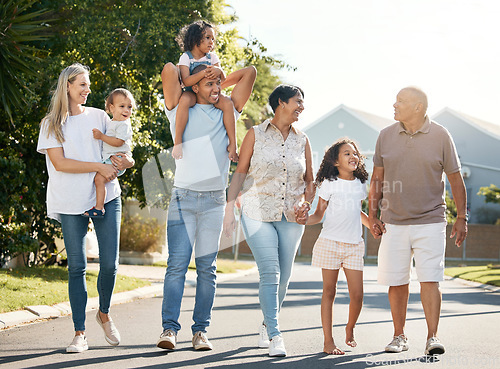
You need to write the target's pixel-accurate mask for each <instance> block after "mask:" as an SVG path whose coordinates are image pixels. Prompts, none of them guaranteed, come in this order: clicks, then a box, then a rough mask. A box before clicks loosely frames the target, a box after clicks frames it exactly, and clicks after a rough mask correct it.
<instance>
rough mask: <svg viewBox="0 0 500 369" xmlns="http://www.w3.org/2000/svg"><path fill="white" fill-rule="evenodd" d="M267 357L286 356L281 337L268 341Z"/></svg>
mask: <svg viewBox="0 0 500 369" xmlns="http://www.w3.org/2000/svg"><path fill="white" fill-rule="evenodd" d="M269 356H286V349H285V342H283V337H281V335H278V336H274V337H273V338H272V339H271V341H269Z"/></svg>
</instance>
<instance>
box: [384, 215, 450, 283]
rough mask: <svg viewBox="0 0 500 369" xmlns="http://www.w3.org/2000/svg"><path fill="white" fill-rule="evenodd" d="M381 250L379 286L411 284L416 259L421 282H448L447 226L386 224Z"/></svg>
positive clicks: (434, 224)
mask: <svg viewBox="0 0 500 369" xmlns="http://www.w3.org/2000/svg"><path fill="white" fill-rule="evenodd" d="M385 228H386V233H384V235H383V236H382V241H381V242H380V248H379V250H378V268H377V269H378V282H379V283H380V284H384V285H387V286H402V285H404V284H408V283H410V270H411V264H412V257H414V258H415V269H416V271H417V277H418V281H419V282H439V281H442V280H443V279H444V252H445V248H446V223H432V224H418V225H395V224H386V225H385Z"/></svg>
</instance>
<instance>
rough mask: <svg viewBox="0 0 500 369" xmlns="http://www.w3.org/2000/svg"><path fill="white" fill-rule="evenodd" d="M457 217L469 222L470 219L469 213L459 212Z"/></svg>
mask: <svg viewBox="0 0 500 369" xmlns="http://www.w3.org/2000/svg"><path fill="white" fill-rule="evenodd" d="M457 219H463V220H465V221H466V222H468V221H469V214H458V215H457Z"/></svg>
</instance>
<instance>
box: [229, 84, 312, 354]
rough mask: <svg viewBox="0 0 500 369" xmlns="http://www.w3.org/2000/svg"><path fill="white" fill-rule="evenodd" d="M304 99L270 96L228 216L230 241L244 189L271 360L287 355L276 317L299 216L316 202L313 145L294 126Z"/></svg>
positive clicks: (296, 94)
mask: <svg viewBox="0 0 500 369" xmlns="http://www.w3.org/2000/svg"><path fill="white" fill-rule="evenodd" d="M303 96H304V94H303V92H302V90H301V89H300V88H298V87H296V86H290V85H279V86H278V87H276V88H275V89H274V91H273V92H272V93H271V95H270V96H269V105H271V108H272V110H273V112H274V117H273V118H272V119H268V120H266V121H265V122H264V123H262V124H260V125H258V126H254V127H253V129H250V130H249V131H248V133H247V135H246V136H245V139H244V140H243V143H242V145H241V152H240V160H239V162H238V167H237V168H236V172H235V173H234V176H233V179H232V181H231V186H230V187H229V192H228V202H227V205H226V211H225V216H224V232H225V234H226V235H227V236H229V234H230V232H231V231H232V230H234V221H235V220H234V203H235V199H236V197H237V196H238V193H239V192H240V190H241V188H242V185H243V195H242V226H243V232H244V234H245V238H246V240H247V243H248V245H249V246H250V249H251V250H252V254H253V256H254V258H255V261H256V262H257V266H258V268H259V275H260V282H259V300H260V305H261V309H262V313H263V315H264V322H263V324H262V326H261V329H260V334H259V347H269V356H286V350H285V345H284V342H283V337H282V335H281V332H280V330H279V327H278V314H279V311H280V308H281V305H282V303H283V300H284V298H285V295H286V291H287V288H288V281H289V280H290V276H291V273H292V267H293V262H294V259H295V254H296V252H297V248H298V246H299V242H300V239H301V237H302V234H303V232H304V226H303V225H300V224H298V223H296V221H295V212H296V211H297V212H298V213H304V212H307V211H308V210H309V208H310V204H311V201H312V200H313V197H314V185H313V172H312V158H311V148H310V145H309V140H308V139H307V136H306V135H305V134H304V133H302V132H301V131H299V130H298V129H296V128H295V127H293V123H294V122H296V121H297V120H298V119H299V115H300V113H301V112H302V111H303V110H304V106H303Z"/></svg>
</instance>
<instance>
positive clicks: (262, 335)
mask: <svg viewBox="0 0 500 369" xmlns="http://www.w3.org/2000/svg"><path fill="white" fill-rule="evenodd" d="M258 346H259V347H260V348H268V347H269V337H268V335H267V328H266V325H265V324H264V323H262V324H261V325H260V328H259V345H258Z"/></svg>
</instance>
